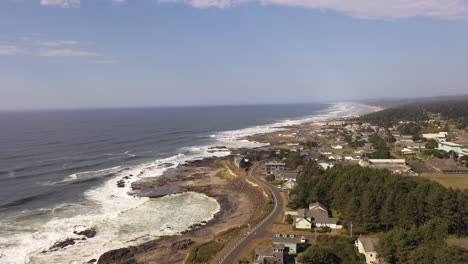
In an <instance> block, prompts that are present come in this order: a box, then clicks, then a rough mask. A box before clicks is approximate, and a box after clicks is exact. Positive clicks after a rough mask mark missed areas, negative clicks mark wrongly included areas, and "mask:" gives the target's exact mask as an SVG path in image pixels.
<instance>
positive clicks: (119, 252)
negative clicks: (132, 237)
mask: <svg viewBox="0 0 468 264" xmlns="http://www.w3.org/2000/svg"><path fill="white" fill-rule="evenodd" d="M134 256H135V250H133V248H132V249H130V248H119V249H114V250H111V251H108V252H106V253H104V254H102V255H101V257H99V260H98V264H120V263H125V264H136V263H137V262H136V261H135V260H134V259H133V257H134Z"/></svg>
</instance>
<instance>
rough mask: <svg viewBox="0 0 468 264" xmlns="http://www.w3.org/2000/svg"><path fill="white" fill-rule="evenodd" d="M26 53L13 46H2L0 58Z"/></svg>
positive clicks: (0, 47) (0, 46)
mask: <svg viewBox="0 0 468 264" xmlns="http://www.w3.org/2000/svg"><path fill="white" fill-rule="evenodd" d="M23 53H24V51H23V50H22V49H20V48H18V47H16V46H13V45H0V56H1V55H18V54H23Z"/></svg>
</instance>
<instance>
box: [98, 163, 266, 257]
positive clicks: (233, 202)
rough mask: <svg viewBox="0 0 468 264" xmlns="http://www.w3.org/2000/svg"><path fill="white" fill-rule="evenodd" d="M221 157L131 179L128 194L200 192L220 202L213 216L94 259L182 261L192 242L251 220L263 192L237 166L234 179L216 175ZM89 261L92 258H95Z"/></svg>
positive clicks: (209, 237) (143, 195) (263, 203)
mask: <svg viewBox="0 0 468 264" xmlns="http://www.w3.org/2000/svg"><path fill="white" fill-rule="evenodd" d="M221 159H222V158H206V159H203V160H197V161H190V162H187V163H186V164H181V165H179V166H178V167H176V168H169V169H168V170H166V171H165V172H164V173H163V175H161V176H159V177H154V178H145V179H141V180H139V181H136V182H133V183H131V189H132V190H131V191H130V192H129V195H133V196H140V197H150V198H152V199H157V198H158V197H162V196H165V195H169V194H174V193H183V192H198V193H203V194H205V195H207V196H209V197H212V198H214V199H216V200H217V202H218V203H219V204H220V207H221V209H220V211H219V212H218V213H216V214H215V215H214V217H213V219H211V220H210V221H208V222H205V221H202V222H200V223H195V224H193V225H192V226H191V228H190V229H188V230H186V231H184V232H182V233H181V234H180V235H175V236H164V237H160V238H159V239H156V240H152V241H149V242H146V243H143V244H141V245H138V246H132V247H126V248H120V249H115V250H111V251H108V252H106V253H104V254H102V255H101V256H100V257H99V259H98V261H97V263H99V264H111V263H112V264H124V263H125V264H137V263H141V264H142V263H162V264H166V263H167V264H170V263H171V264H172V263H181V262H182V261H183V260H184V259H185V257H186V255H187V253H188V249H189V248H190V247H191V246H192V245H194V244H196V243H204V242H206V241H209V240H210V239H212V238H213V237H214V236H215V235H216V234H218V233H220V232H222V231H225V230H227V229H229V228H231V227H233V226H239V225H243V224H247V223H249V222H250V221H252V220H253V219H254V218H255V215H256V213H255V212H259V211H261V210H262V208H263V207H264V205H265V202H266V201H265V199H264V197H263V193H262V191H261V190H260V189H259V187H256V186H252V185H251V184H249V183H248V182H246V181H245V171H243V170H239V171H238V172H237V173H236V174H238V176H237V177H236V178H234V179H224V178H222V177H219V175H218V172H220V171H222V170H223V169H224V166H223V165H221V164H220V163H219V162H217V161H218V160H221ZM123 180H125V179H123ZM117 184H122V183H119V182H118V183H117ZM124 184H125V183H124ZM89 261H90V262H89V263H93V262H95V260H94V259H92V260H89Z"/></svg>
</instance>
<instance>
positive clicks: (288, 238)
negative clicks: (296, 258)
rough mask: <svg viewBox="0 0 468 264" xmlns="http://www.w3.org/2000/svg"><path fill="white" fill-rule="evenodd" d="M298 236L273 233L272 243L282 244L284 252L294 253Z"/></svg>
mask: <svg viewBox="0 0 468 264" xmlns="http://www.w3.org/2000/svg"><path fill="white" fill-rule="evenodd" d="M297 242H298V237H297V236H296V235H285V234H275V235H274V236H273V245H283V246H284V252H285V253H287V254H291V255H294V254H296V253H297Z"/></svg>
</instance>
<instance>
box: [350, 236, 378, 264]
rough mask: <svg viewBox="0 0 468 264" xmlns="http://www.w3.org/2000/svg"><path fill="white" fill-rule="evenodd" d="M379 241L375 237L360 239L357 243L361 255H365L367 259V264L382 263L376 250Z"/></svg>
mask: <svg viewBox="0 0 468 264" xmlns="http://www.w3.org/2000/svg"><path fill="white" fill-rule="evenodd" d="M378 241H379V239H378V238H375V237H360V238H358V239H357V240H356V242H355V245H356V247H357V248H358V251H359V253H361V254H364V256H365V257H366V263H367V264H377V263H380V261H379V260H378V257H377V251H376V249H375V247H376V246H377V243H378Z"/></svg>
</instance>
